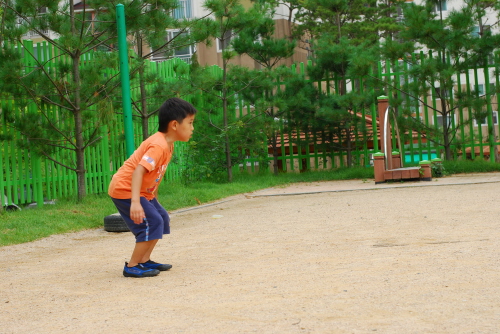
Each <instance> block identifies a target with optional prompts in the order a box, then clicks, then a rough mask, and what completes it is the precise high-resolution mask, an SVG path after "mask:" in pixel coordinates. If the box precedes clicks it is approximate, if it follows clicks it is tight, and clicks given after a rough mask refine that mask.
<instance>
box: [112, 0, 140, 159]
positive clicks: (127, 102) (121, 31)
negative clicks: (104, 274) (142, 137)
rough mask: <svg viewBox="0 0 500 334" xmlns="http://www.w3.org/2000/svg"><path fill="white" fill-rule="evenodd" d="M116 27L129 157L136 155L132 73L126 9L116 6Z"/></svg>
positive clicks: (126, 149)
mask: <svg viewBox="0 0 500 334" xmlns="http://www.w3.org/2000/svg"><path fill="white" fill-rule="evenodd" d="M116 25H117V27H118V55H119V58H120V80H121V83H122V105H123V122H124V124H125V151H126V153H127V157H129V156H131V155H132V153H134V150H135V147H134V127H133V125H132V102H131V99H130V73H129V68H128V46H127V28H126V27H125V7H123V5H122V4H118V5H116Z"/></svg>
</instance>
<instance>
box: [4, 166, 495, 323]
mask: <svg viewBox="0 0 500 334" xmlns="http://www.w3.org/2000/svg"><path fill="white" fill-rule="evenodd" d="M437 185H439V186H437ZM499 186H500V174H498V173H491V174H483V175H467V176H457V177H448V178H443V179H438V180H437V181H431V182H420V183H419V182H407V183H393V184H383V185H376V186H375V185H374V183H373V180H368V181H364V182H363V181H339V182H322V183H309V184H295V185H291V186H289V187H284V188H275V189H266V190H262V191H258V192H255V193H251V194H245V195H238V196H234V197H230V198H227V199H226V200H225V201H221V202H218V203H214V204H213V205H210V206H203V207H198V208H195V209H193V210H179V211H177V212H174V213H172V234H171V235H169V236H167V237H166V238H165V239H164V240H161V241H160V242H159V244H158V247H157V249H156V251H155V252H154V253H153V260H156V261H158V262H166V263H171V264H172V265H173V268H172V269H171V270H170V271H168V272H162V273H161V274H160V275H159V276H157V277H153V278H144V279H133V278H125V277H123V276H122V268H123V263H124V261H126V260H127V258H128V256H129V254H130V252H131V250H132V248H133V237H132V235H131V234H130V233H109V232H105V231H104V230H103V229H95V230H88V231H83V232H79V233H71V234H64V235H56V236H52V237H49V238H45V239H42V240H38V241H35V242H31V243H26V244H21V245H15V246H7V247H2V248H0V333H102V332H106V333H374V332H377V333H499V331H500V330H499V328H500V274H499V268H500V252H499V249H500V224H499V214H500V208H499V205H498V194H499V190H500V187H499ZM291 194H293V196H285V195H291ZM164 204H165V207H167V208H168V203H164ZM111 213H112V212H106V213H103V217H104V216H105V215H108V214H111Z"/></svg>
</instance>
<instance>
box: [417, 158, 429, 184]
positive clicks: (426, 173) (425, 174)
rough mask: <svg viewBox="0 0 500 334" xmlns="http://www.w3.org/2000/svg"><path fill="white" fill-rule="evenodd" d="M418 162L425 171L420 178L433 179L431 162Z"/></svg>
mask: <svg viewBox="0 0 500 334" xmlns="http://www.w3.org/2000/svg"><path fill="white" fill-rule="evenodd" d="M418 164H419V165H420V168H421V169H422V171H423V173H421V174H420V180H422V181H432V171H431V162H430V161H428V160H422V161H420V162H419V163H418Z"/></svg>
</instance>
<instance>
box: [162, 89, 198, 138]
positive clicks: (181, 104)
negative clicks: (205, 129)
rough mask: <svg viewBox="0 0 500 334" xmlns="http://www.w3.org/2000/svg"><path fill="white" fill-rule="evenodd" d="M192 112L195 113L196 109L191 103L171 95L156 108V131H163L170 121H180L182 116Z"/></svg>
mask: <svg viewBox="0 0 500 334" xmlns="http://www.w3.org/2000/svg"><path fill="white" fill-rule="evenodd" d="M194 114H196V109H195V108H194V107H193V105H192V104H191V103H189V102H187V101H184V100H182V99H179V98H177V97H172V98H170V99H168V100H166V101H165V102H163V104H162V105H161V107H160V109H159V110H158V131H159V132H164V133H165V132H167V130H168V123H170V122H171V121H174V120H175V121H177V122H179V123H182V121H183V120H184V118H186V117H188V116H190V115H194Z"/></svg>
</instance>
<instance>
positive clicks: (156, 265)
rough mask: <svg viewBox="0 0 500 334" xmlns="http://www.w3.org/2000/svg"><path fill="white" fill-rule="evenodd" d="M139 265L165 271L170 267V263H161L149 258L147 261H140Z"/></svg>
mask: <svg viewBox="0 0 500 334" xmlns="http://www.w3.org/2000/svg"><path fill="white" fill-rule="evenodd" d="M141 265H142V266H143V267H146V268H149V269H158V270H159V271H166V270H169V269H170V268H172V265H171V264H161V263H156V262H154V261H151V260H148V262H144V263H141Z"/></svg>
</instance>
